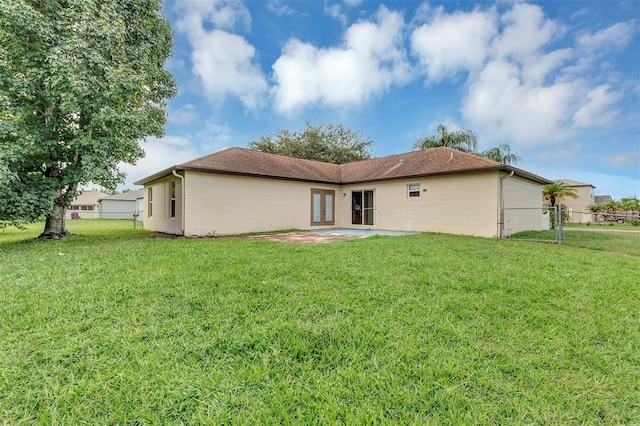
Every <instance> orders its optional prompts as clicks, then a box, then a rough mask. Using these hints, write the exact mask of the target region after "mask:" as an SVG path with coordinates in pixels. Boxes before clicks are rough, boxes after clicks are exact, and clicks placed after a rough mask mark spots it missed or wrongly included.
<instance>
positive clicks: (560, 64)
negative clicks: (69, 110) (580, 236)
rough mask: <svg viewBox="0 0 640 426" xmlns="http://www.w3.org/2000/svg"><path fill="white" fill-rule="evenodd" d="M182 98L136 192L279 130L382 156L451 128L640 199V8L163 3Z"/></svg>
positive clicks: (150, 151) (133, 170) (173, 105)
mask: <svg viewBox="0 0 640 426" xmlns="http://www.w3.org/2000/svg"><path fill="white" fill-rule="evenodd" d="M164 7H165V12H166V14H167V16H168V17H169V19H170V20H171V23H172V25H173V28H174V31H175V47H174V56H173V58H171V60H170V61H169V63H168V64H167V66H168V68H169V69H170V70H171V71H172V72H173V74H174V75H175V77H176V79H177V82H178V85H179V94H178V95H177V96H176V97H175V98H174V99H172V100H171V101H170V102H169V104H168V121H167V125H166V134H165V137H164V138H162V139H155V138H150V139H148V140H147V141H146V142H145V143H144V144H143V147H144V149H145V151H146V153H147V155H146V157H145V158H144V159H142V160H140V161H139V162H138V164H137V165H136V166H123V170H124V171H125V172H127V173H128V178H127V182H126V184H125V185H124V187H128V188H133V187H134V186H133V184H132V182H133V181H135V180H137V179H140V178H142V177H144V176H147V175H150V174H152V173H155V172H157V171H159V170H161V169H164V168H166V167H170V166H172V165H174V164H179V163H181V162H184V161H187V160H190V159H193V158H195V157H198V156H201V155H206V154H209V153H212V152H215V151H218V150H221V149H224V148H227V147H231V146H238V147H246V146H247V144H248V143H249V142H251V141H253V140H258V138H259V137H260V136H262V135H267V134H273V133H275V131H276V130H277V129H289V130H301V129H303V128H304V126H305V121H307V120H308V121H310V122H311V123H312V124H313V125H318V124H330V123H342V124H343V125H344V126H346V127H348V128H350V129H353V130H357V131H359V132H361V133H362V134H363V135H364V136H366V137H369V138H371V139H372V140H374V145H373V153H374V155H375V156H376V157H381V156H385V155H390V154H397V153H402V152H407V151H411V149H412V145H413V142H414V141H415V140H416V138H417V137H419V136H424V135H430V134H434V133H435V131H436V128H437V126H438V124H439V123H443V124H445V125H446V126H447V127H448V128H451V129H455V128H468V129H472V130H474V131H475V132H476V133H477V134H478V135H479V138H480V149H486V148H489V147H492V146H495V145H498V144H501V143H508V144H509V145H510V146H511V148H512V151H514V152H515V153H517V154H518V155H519V156H520V157H521V158H522V162H521V163H519V164H518V165H517V167H519V168H522V169H525V170H527V171H530V172H532V173H535V174H538V175H540V176H543V177H546V178H548V179H560V178H565V179H571V180H576V181H582V182H588V183H591V184H593V185H595V186H596V191H595V192H596V194H610V195H612V196H613V197H614V198H616V199H619V198H621V197H625V196H633V195H636V196H639V197H640V1H638V0H633V1H620V2H616V1H544V2H514V1H498V2H467V1H445V2H420V1H399V0H398V1H396V0H391V1H386V2H378V1H362V0H344V1H328V0H325V1H320V0H318V1H284V0H277V1H276V0H272V1H269V0H264V1H258V0H253V1H244V2H243V1H211V0H209V1H205V0H166V1H165V2H164Z"/></svg>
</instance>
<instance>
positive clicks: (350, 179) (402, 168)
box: [342, 147, 504, 183]
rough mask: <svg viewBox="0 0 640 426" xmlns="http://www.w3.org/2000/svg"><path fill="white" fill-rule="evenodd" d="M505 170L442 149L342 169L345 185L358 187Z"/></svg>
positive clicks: (481, 160)
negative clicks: (393, 180) (411, 179)
mask: <svg viewBox="0 0 640 426" xmlns="http://www.w3.org/2000/svg"><path fill="white" fill-rule="evenodd" d="M503 166H504V165H503V164H500V163H498V162H496V161H492V160H488V159H486V158H482V157H479V156H477V155H472V154H466V153H464V152H460V151H456V150H454V149H451V148H444V147H441V148H433V149H427V150H422V151H412V152H407V153H404V154H396V155H390V156H388V157H381V158H374V159H371V160H364V161H358V162H355V163H349V164H345V165H343V166H342V167H343V168H342V182H343V183H356V182H366V181H375V180H389V179H400V178H408V177H415V176H429V175H443V174H452V173H462V172H470V171H477V170H498V169H501V168H502V167H503Z"/></svg>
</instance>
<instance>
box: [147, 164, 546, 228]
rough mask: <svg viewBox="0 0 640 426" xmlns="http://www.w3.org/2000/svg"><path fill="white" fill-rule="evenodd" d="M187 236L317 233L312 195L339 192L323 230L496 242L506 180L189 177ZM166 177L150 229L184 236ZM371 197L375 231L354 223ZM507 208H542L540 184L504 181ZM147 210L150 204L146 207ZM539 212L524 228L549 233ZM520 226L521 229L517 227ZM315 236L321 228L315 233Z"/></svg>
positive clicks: (156, 186)
mask: <svg viewBox="0 0 640 426" xmlns="http://www.w3.org/2000/svg"><path fill="white" fill-rule="evenodd" d="M184 173H185V174H184V184H185V198H184V199H185V211H186V218H185V229H184V234H185V235H187V236H219V235H233V234H243V233H250V232H267V231H277V230H284V229H304V230H313V229H314V228H316V227H313V226H311V197H310V194H311V189H326V190H334V191H335V225H334V226H324V227H336V228H353V229H368V228H375V229H385V230H397V231H418V232H443V233H450V234H459V235H472V236H481V237H497V236H499V235H500V208H499V207H497V206H500V176H506V175H505V174H504V173H502V172H497V171H487V172H475V173H464V174H454V175H443V176H429V177H420V178H411V179H399V180H389V181H376V182H369V183H363V184H350V185H331V184H315V183H312V182H300V181H292V180H283V179H267V178H257V177H249V176H236V175H224V174H215V173H205V172H196V171H186V172H184ZM172 179H175V178H165V179H162V180H158V181H154V182H152V183H149V184H147V185H146V187H145V196H146V195H147V194H148V192H147V190H148V188H149V187H152V188H153V200H154V202H153V215H152V216H151V217H146V215H145V218H144V219H145V221H144V227H145V229H148V230H153V231H159V232H165V233H171V234H178V233H181V225H182V219H181V216H180V215H181V213H182V209H181V207H179V206H181V202H182V195H181V193H180V185H181V182H180V181H179V180H177V181H176V182H177V184H176V190H177V192H178V194H176V195H177V197H176V198H177V199H176V204H177V215H176V218H169V217H168V207H165V206H168V202H169V201H168V198H167V195H168V188H169V182H170V180H172ZM409 184H420V196H419V197H409V196H408V185H409ZM360 190H373V191H374V194H375V210H374V225H373V226H368V225H352V224H351V192H352V191H360ZM503 193H504V202H505V206H509V207H520V206H522V207H542V197H541V194H542V185H541V184H539V183H534V182H531V181H528V180H526V179H521V178H518V177H511V178H508V179H504V181H503ZM144 205H145V209H146V208H147V202H146V200H145V204H144ZM544 225H545V223H544V221H543V220H542V219H541V214H540V211H539V210H538V211H537V213H536V215H535V223H533V221H531V220H530V221H528V222H526V223H525V224H524V225H522V226H526V227H527V228H528V229H543V228H542V227H543V226H544ZM518 226H520V225H518ZM316 229H317V228H316Z"/></svg>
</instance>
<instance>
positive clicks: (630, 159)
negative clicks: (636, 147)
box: [602, 151, 640, 189]
mask: <svg viewBox="0 0 640 426" xmlns="http://www.w3.org/2000/svg"><path fill="white" fill-rule="evenodd" d="M602 162H603V163H604V164H607V165H609V166H612V167H614V168H616V169H629V170H632V169H633V168H634V167H635V170H636V171H637V172H638V175H639V177H640V152H639V151H631V152H625V153H624V154H617V155H612V156H610V157H606V158H603V160H602ZM638 189H640V188H638Z"/></svg>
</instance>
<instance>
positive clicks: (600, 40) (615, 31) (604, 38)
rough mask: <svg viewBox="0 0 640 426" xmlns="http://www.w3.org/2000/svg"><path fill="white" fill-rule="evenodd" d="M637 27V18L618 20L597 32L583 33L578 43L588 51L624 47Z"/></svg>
mask: <svg viewBox="0 0 640 426" xmlns="http://www.w3.org/2000/svg"><path fill="white" fill-rule="evenodd" d="M635 28H636V21H635V20H632V21H629V22H618V23H617V24H614V25H611V26H610V27H607V28H605V29H603V30H600V31H598V32H596V33H595V34H583V35H582V36H580V37H579V38H578V45H579V46H580V47H582V48H584V49H586V50H588V51H596V50H601V51H602V50H605V49H610V48H623V47H625V46H626V45H627V44H628V43H629V40H630V39H631V36H632V34H633V32H634V31H636V30H635Z"/></svg>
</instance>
